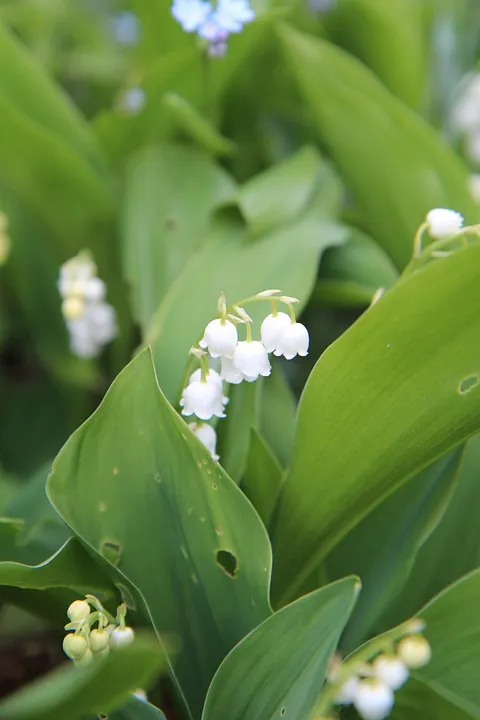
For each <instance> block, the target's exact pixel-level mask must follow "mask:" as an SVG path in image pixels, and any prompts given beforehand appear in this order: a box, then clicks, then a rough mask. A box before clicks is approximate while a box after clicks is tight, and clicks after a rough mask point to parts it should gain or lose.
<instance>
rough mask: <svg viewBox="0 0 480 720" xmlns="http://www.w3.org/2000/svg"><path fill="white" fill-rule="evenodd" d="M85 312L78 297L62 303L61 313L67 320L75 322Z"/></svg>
mask: <svg viewBox="0 0 480 720" xmlns="http://www.w3.org/2000/svg"><path fill="white" fill-rule="evenodd" d="M84 312H85V303H84V302H83V300H81V299H80V298H78V297H75V296H73V297H68V298H66V299H65V300H64V301H63V302H62V313H63V316H64V317H65V318H66V319H67V320H76V319H77V318H79V317H82V315H83V313H84Z"/></svg>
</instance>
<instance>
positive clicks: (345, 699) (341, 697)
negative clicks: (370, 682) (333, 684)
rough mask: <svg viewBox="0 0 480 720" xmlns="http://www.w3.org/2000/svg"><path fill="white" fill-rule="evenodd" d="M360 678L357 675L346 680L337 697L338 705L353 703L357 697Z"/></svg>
mask: <svg viewBox="0 0 480 720" xmlns="http://www.w3.org/2000/svg"><path fill="white" fill-rule="evenodd" d="M359 682H360V680H359V679H358V677H357V676H356V675H353V676H352V677H350V678H348V680H345V682H344V683H343V685H342V687H341V688H340V690H339V691H338V693H337V695H336V697H335V703H336V704H337V705H351V704H352V703H353V701H354V699H355V694H356V692H357V689H358V685H359Z"/></svg>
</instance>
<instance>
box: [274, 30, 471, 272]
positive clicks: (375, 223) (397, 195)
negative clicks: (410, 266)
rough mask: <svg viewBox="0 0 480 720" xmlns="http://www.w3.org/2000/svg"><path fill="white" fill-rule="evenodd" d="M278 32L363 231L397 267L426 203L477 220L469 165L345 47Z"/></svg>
mask: <svg viewBox="0 0 480 720" xmlns="http://www.w3.org/2000/svg"><path fill="white" fill-rule="evenodd" d="M279 34H280V43H281V48H282V49H283V51H284V53H285V57H286V59H287V62H288V64H289V66H290V67H291V70H292V72H293V74H294V76H295V78H296V80H297V82H298V85H299V87H300V89H301V91H302V92H303V94H304V96H305V99H306V101H307V103H308V106H309V107H310V109H311V112H312V115H313V118H314V122H315V126H316V130H317V131H318V134H319V136H320V138H321V140H322V141H323V142H324V143H325V145H326V146H327V147H328V149H329V150H330V153H331V155H332V157H333V160H334V161H335V163H336V164H337V166H338V168H339V170H340V172H341V174H342V177H343V179H344V180H345V182H346V184H347V185H348V186H349V187H350V189H351V190H352V192H353V193H354V195H355V198H356V201H357V203H358V206H359V209H360V210H361V212H362V214H363V218H364V222H365V225H366V228H367V230H368V231H369V232H370V234H371V235H372V236H373V237H374V238H375V240H377V241H378V242H379V243H380V244H381V245H382V247H384V248H385V250H386V251H387V252H388V254H389V255H390V257H391V258H392V259H393V260H394V262H395V264H396V266H397V267H398V268H403V267H404V266H405V265H406V264H407V262H408V261H409V259H410V255H411V247H412V239H413V236H414V234H415V231H416V229H417V228H418V226H419V225H420V223H421V222H423V220H424V218H425V215H426V213H427V212H428V211H429V210H431V209H432V208H434V207H453V208H455V209H456V210H458V211H459V212H461V213H462V214H464V215H465V218H466V220H467V224H469V223H474V222H475V221H476V219H477V218H478V210H477V208H476V206H475V203H474V202H473V200H472V199H471V198H470V195H469V193H468V190H467V181H468V171H467V168H466V167H465V166H464V165H463V164H462V162H461V161H460V159H459V158H458V157H456V156H455V154H454V153H453V151H452V150H450V149H449V148H448V146H447V145H446V143H445V141H444V140H443V139H442V138H441V136H440V135H438V134H437V133H435V132H434V130H433V129H432V128H430V127H429V126H428V125H427V124H426V123H425V122H424V121H423V120H422V119H421V118H419V117H418V116H417V115H415V114H414V113H413V111H411V110H410V109H409V108H407V107H406V106H405V105H403V104H402V103H401V102H400V101H399V100H398V99H397V98H395V97H394V96H393V95H391V94H390V93H389V92H388V90H387V89H386V88H385V87H384V86H383V85H382V84H381V83H380V82H379V81H378V80H377V79H376V77H375V76H374V75H373V73H371V72H370V71H369V70H368V69H367V68H365V67H364V66H363V65H362V64H361V63H359V62H358V61H357V60H355V59H354V58H353V57H351V56H349V55H347V54H346V53H345V52H344V51H342V50H340V49H339V48H336V47H335V46H333V45H331V44H329V43H327V42H325V41H323V40H317V39H314V38H312V37H309V36H307V35H304V34H301V33H299V32H297V31H295V30H292V29H291V28H289V27H287V26H284V27H282V28H281V29H280V30H279Z"/></svg>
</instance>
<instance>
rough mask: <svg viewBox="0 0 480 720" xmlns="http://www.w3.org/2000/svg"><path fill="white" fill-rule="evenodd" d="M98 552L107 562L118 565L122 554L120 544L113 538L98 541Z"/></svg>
mask: <svg viewBox="0 0 480 720" xmlns="http://www.w3.org/2000/svg"><path fill="white" fill-rule="evenodd" d="M100 552H101V554H102V555H103V557H104V558H105V560H108V562H109V563H111V564H112V565H118V563H119V562H120V558H121V556H122V546H121V545H120V543H118V542H115V540H103V541H102V542H101V543H100Z"/></svg>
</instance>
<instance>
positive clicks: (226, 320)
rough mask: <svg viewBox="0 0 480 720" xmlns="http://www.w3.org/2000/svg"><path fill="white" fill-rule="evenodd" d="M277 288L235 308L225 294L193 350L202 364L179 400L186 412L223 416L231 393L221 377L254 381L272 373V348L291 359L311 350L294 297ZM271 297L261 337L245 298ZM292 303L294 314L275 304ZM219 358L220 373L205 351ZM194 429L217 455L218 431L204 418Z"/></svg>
mask: <svg viewBox="0 0 480 720" xmlns="http://www.w3.org/2000/svg"><path fill="white" fill-rule="evenodd" d="M279 292H280V291H279V290H265V291H264V292H261V293H258V294H257V295H255V296H253V297H252V298H247V300H245V301H242V302H241V303H237V304H236V305H233V306H232V308H231V311H230V309H229V308H227V307H226V302H225V298H224V297H223V295H222V296H221V297H220V300H219V312H220V317H219V318H216V319H215V320H212V321H211V322H209V323H208V325H207V326H206V328H205V331H204V333H203V337H202V339H201V340H200V341H199V343H198V345H199V346H198V347H197V348H192V351H191V352H192V354H193V355H196V356H197V357H198V358H199V361H200V365H201V367H200V368H198V369H197V370H195V372H193V373H192V374H191V375H190V377H189V379H188V383H187V385H186V387H185V388H184V390H183V393H182V398H181V400H180V407H181V408H182V415H185V416H187V417H189V416H191V415H195V416H196V417H197V418H198V419H199V420H202V421H205V420H210V419H211V418H212V417H217V418H223V417H225V406H226V405H227V403H228V398H227V397H226V396H225V395H224V392H223V381H225V382H227V383H231V384H234V385H237V384H239V383H241V382H243V381H244V380H245V381H246V382H254V381H255V380H257V379H258V378H259V377H260V376H263V377H267V376H268V375H270V373H271V369H272V368H271V365H270V360H269V357H268V355H269V353H273V354H274V355H276V356H281V355H283V357H285V358H286V359H287V360H291V359H292V358H294V357H295V356H296V355H302V356H305V355H307V354H308V347H309V342H310V339H309V335H308V330H307V328H306V327H305V325H302V324H301V323H298V322H296V320H295V314H294V311H293V303H294V302H297V299H296V298H291V297H285V296H283V295H279V294H278V293H279ZM266 299H268V300H269V301H270V302H271V304H272V312H271V314H269V315H267V317H266V318H265V319H264V320H263V322H262V325H261V328H260V337H261V341H260V340H253V339H252V320H251V318H250V316H249V315H248V314H247V313H246V311H245V310H244V308H243V305H244V304H246V303H247V302H254V301H257V300H266ZM278 302H281V303H284V304H286V305H287V306H288V307H289V310H290V314H289V315H287V314H286V313H283V312H278V311H277V303H278ZM238 324H244V325H245V327H246V339H245V340H239V337H238V330H237V325H238ZM207 352H208V354H209V355H210V357H211V358H214V359H220V373H218V372H216V371H215V370H213V369H212V368H210V367H209V366H208V363H207V361H206V359H205V356H206V355H207ZM190 428H191V429H192V430H193V432H194V433H195V434H196V435H197V437H198V438H199V439H200V440H201V441H202V442H203V443H204V445H205V446H206V447H207V448H208V449H209V450H210V452H211V454H212V456H213V457H214V459H215V460H218V455H216V433H215V430H214V429H213V427H211V426H210V425H207V424H206V423H205V422H202V423H192V424H191V425H190Z"/></svg>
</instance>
